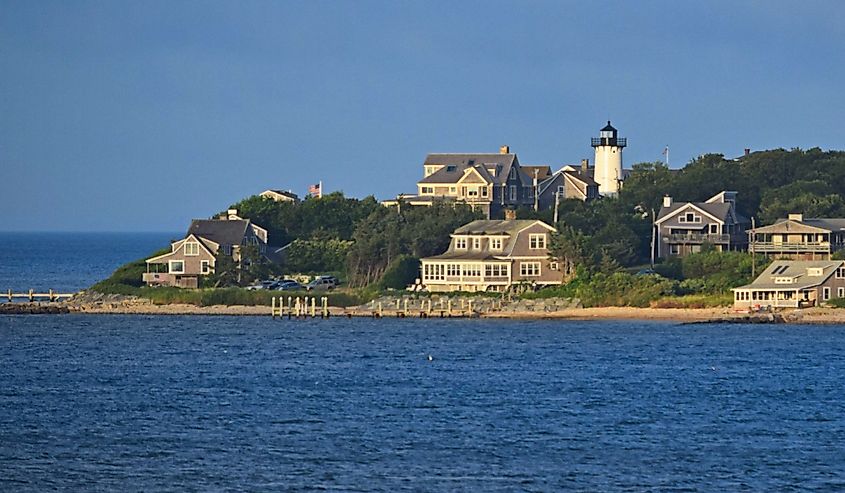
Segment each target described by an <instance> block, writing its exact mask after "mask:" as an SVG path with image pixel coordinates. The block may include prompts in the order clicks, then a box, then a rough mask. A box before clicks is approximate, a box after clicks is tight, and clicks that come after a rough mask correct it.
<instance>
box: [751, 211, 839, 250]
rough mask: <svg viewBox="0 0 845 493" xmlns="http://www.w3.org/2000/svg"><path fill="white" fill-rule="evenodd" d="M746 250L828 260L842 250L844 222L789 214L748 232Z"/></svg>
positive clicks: (835, 219)
mask: <svg viewBox="0 0 845 493" xmlns="http://www.w3.org/2000/svg"><path fill="white" fill-rule="evenodd" d="M748 233H749V236H750V241H749V243H748V250H749V251H751V252H754V253H760V254H764V255H772V256H776V257H789V258H794V259H805V260H816V259H828V260H829V259H830V258H831V256H832V255H833V254H834V253H836V252H838V251H839V250H842V249H843V248H845V219H843V218H831V219H824V218H807V219H805V218H804V215H803V214H790V215H789V217H787V218H786V219H780V220H778V221H777V222H775V223H774V224H772V225H769V226H761V227H759V228H754V229H752V230H750V231H749V232H748Z"/></svg>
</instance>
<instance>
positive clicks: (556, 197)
mask: <svg viewBox="0 0 845 493" xmlns="http://www.w3.org/2000/svg"><path fill="white" fill-rule="evenodd" d="M558 202H560V192H559V191H555V220H554V223H555V228H557V205H558Z"/></svg>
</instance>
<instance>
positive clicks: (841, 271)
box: [836, 267, 845, 279]
mask: <svg viewBox="0 0 845 493" xmlns="http://www.w3.org/2000/svg"><path fill="white" fill-rule="evenodd" d="M836 278H837V279H845V267H840V268H838V269H836Z"/></svg>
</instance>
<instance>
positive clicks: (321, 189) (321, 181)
mask: <svg viewBox="0 0 845 493" xmlns="http://www.w3.org/2000/svg"><path fill="white" fill-rule="evenodd" d="M319 198H323V180H320V197H319Z"/></svg>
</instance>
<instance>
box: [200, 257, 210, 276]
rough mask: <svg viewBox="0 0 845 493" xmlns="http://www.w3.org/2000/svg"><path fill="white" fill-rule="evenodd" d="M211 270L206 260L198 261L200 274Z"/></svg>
mask: <svg viewBox="0 0 845 493" xmlns="http://www.w3.org/2000/svg"><path fill="white" fill-rule="evenodd" d="M210 272H211V266H209V264H208V260H202V261H200V274H208V273H210Z"/></svg>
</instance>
